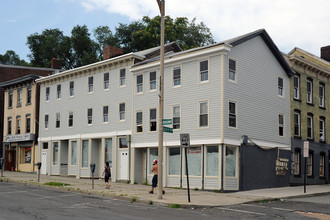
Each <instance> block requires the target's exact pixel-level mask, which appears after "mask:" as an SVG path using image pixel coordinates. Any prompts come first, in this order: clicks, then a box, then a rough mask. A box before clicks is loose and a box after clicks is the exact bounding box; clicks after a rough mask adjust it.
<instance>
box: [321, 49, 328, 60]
mask: <svg viewBox="0 0 330 220" xmlns="http://www.w3.org/2000/svg"><path fill="white" fill-rule="evenodd" d="M321 58H322V59H324V60H326V61H328V62H330V45H329V46H325V47H321Z"/></svg>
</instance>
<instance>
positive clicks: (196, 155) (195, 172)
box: [184, 147, 202, 176]
mask: <svg viewBox="0 0 330 220" xmlns="http://www.w3.org/2000/svg"><path fill="white" fill-rule="evenodd" d="M187 154H188V157H187V159H188V164H189V167H188V168H189V169H188V173H189V175H192V176H201V170H202V168H201V165H202V163H201V162H202V151H201V147H189V148H188V149H187ZM185 156H186V155H185ZM191 164H194V165H193V166H191ZM185 168H186V167H185ZM186 173H187V171H186V170H185V171H184V174H186Z"/></svg>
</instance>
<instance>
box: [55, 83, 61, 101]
mask: <svg viewBox="0 0 330 220" xmlns="http://www.w3.org/2000/svg"><path fill="white" fill-rule="evenodd" d="M56 98H57V99H60V98H61V84H59V85H57V96H56Z"/></svg>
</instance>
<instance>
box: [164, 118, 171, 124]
mask: <svg viewBox="0 0 330 220" xmlns="http://www.w3.org/2000/svg"><path fill="white" fill-rule="evenodd" d="M163 125H172V119H163Z"/></svg>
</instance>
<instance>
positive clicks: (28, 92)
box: [26, 88, 32, 105]
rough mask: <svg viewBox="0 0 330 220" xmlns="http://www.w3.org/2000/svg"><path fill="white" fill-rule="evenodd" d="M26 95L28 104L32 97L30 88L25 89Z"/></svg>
mask: <svg viewBox="0 0 330 220" xmlns="http://www.w3.org/2000/svg"><path fill="white" fill-rule="evenodd" d="M26 95H27V97H26V104H27V105H30V104H31V99H32V90H31V88H28V89H27V94H26Z"/></svg>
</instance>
